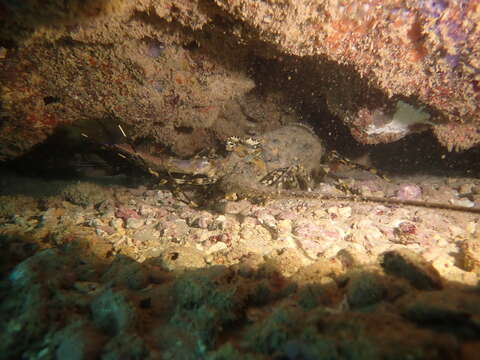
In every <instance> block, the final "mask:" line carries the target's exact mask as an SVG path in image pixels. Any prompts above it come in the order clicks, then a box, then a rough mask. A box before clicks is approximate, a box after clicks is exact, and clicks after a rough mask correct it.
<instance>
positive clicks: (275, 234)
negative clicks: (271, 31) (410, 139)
mask: <svg viewBox="0 0 480 360" xmlns="http://www.w3.org/2000/svg"><path fill="white" fill-rule="evenodd" d="M101 180H102V181H99V179H91V180H89V181H87V180H83V181H81V182H70V181H56V182H53V181H48V182H46V181H42V180H40V179H30V178H23V177H20V176H18V175H16V174H14V173H7V172H5V173H2V190H1V205H0V206H1V208H0V219H1V220H0V238H1V243H0V246H1V249H2V254H3V255H2V263H1V270H2V283H1V287H0V291H1V293H2V299H3V300H2V301H1V309H0V317H1V320H2V321H1V322H0V323H1V324H2V325H1V326H2V329H1V331H2V334H4V335H3V337H4V341H2V345H0V346H1V349H2V351H0V354H1V355H0V358H5V359H8V358H20V357H22V358H28V359H48V358H53V357H56V358H58V359H67V358H68V359H70V358H71V357H70V356H71V354H72V353H73V352H75V353H76V354H77V356H78V358H94V357H95V356H101V358H102V359H103V358H105V359H114V358H125V357H126V358H136V359H137V358H138V359H141V358H146V359H199V358H205V359H240V358H251V359H267V358H272V357H273V358H279V359H280V358H281V359H316V358H332V359H337V358H338V359H341V358H349V356H350V355H351V354H354V353H355V354H356V356H357V357H356V358H359V359H363V358H365V359H375V358H385V357H387V358H390V357H392V358H395V357H403V358H404V357H407V356H409V357H411V358H414V359H437V358H438V359H440V358H442V359H443V358H458V359H473V358H474V356H475V354H477V353H478V352H477V351H478V349H479V347H480V343H479V342H478V338H479V337H480V328H479V327H478V323H477V321H476V320H475V319H476V318H477V317H478V316H479V310H478V305H476V304H478V301H479V297H480V294H479V293H478V289H477V287H476V286H477V283H478V274H479V273H480V266H479V264H480V254H479V251H478V249H479V245H478V244H479V241H480V227H479V226H480V225H479V216H478V214H473V213H468V212H458V211H449V210H439V209H429V208H421V207H413V206H401V205H388V204H377V203H371V202H358V201H348V200H333V199H331V200H315V199H294V198H288V199H282V198H277V199H272V200H268V201H266V202H265V203H263V204H255V203H252V202H250V201H249V200H247V199H243V200H240V201H229V200H224V201H218V202H217V203H216V204H215V206H212V207H210V208H192V207H190V206H188V205H187V204H185V203H184V202H182V201H179V200H178V199H177V198H176V197H175V196H174V195H173V194H172V193H171V192H170V191H168V190H166V189H151V188H148V187H146V186H144V185H140V186H134V187H132V186H127V185H126V183H125V179H123V178H119V177H109V178H102V179H101ZM320 186H321V187H323V188H324V190H325V188H329V187H331V188H332V191H335V189H334V188H333V186H332V185H331V184H321V185H320ZM349 187H350V188H356V189H357V190H358V191H359V192H361V193H363V194H366V195H368V194H369V195H372V194H373V195H375V196H384V197H393V196H397V197H407V198H412V197H413V198H415V199H418V198H420V199H422V200H426V201H436V202H446V203H452V204H455V203H463V204H464V205H467V206H473V207H478V206H479V205H480V204H479V201H480V199H479V197H480V195H478V194H479V193H480V191H479V189H480V180H478V179H473V178H440V177H435V176H430V175H422V176H420V175H418V176H410V177H403V178H392V179H390V181H386V180H384V179H382V178H381V177H370V178H368V179H367V178H365V179H363V180H356V181H354V180H351V181H350V182H349ZM467 202H469V204H467ZM380 340H381V341H380ZM393 345H395V346H393ZM78 349H81V350H78ZM349 354H350V355H349ZM445 354H447V355H445ZM445 356H446V357H445Z"/></svg>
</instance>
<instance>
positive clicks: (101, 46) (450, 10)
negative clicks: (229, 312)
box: [0, 0, 480, 160]
mask: <svg viewBox="0 0 480 360" xmlns="http://www.w3.org/2000/svg"><path fill="white" fill-rule="evenodd" d="M479 20H480V4H479V3H478V1H476V0H461V1H448V0H440V1H417V0H403V1H400V0H387V1H378V0H359V1H355V2H350V1H340V0H315V1H314V0H301V1H297V0H280V1H257V0H242V1H240V0H237V1H226V0H188V1H186V0H170V1H160V0H140V1H134V2H133V1H122V0H90V1H78V0H70V1H59V0H49V1H42V2H38V1H34V0H28V1H23V2H17V1H12V0H1V1H0V23H2V24H3V25H0V47H1V48H0V85H1V87H0V89H1V90H0V106H1V109H0V111H1V112H0V127H1V128H0V143H1V145H0V159H2V160H7V159H11V158H15V157H17V156H19V155H22V154H24V153H25V152H27V151H29V150H30V149H31V148H32V147H33V146H34V145H35V144H38V143H39V142H41V141H43V140H45V139H46V138H47V137H48V136H50V135H51V134H52V133H54V131H56V130H57V131H58V127H59V125H62V126H65V125H68V126H67V128H68V129H69V132H68V135H69V136H70V137H78V136H79V134H80V133H81V132H88V135H89V136H90V137H95V136H98V137H100V135H99V134H100V133H101V132H102V131H103V130H102V129H101V128H102V127H105V126H97V127H95V126H93V127H92V126H90V127H89V128H88V129H85V126H84V127H83V128H82V126H80V125H79V124H82V121H83V122H85V121H86V120H92V119H99V120H101V122H100V123H102V124H105V123H109V124H112V123H113V124H116V123H121V124H122V125H124V127H125V128H126V129H127V130H128V134H129V135H130V136H131V137H133V138H134V139H146V142H147V143H148V145H149V146H150V149H149V150H150V151H151V152H155V151H156V150H157V149H156V148H155V144H162V145H164V146H166V147H168V148H169V149H170V150H171V151H173V152H174V153H176V154H177V155H181V156H191V155H193V154H195V153H197V152H198V151H200V150H202V149H204V148H206V147H214V146H215V145H216V144H218V141H223V140H224V139H225V138H226V137H228V136H231V135H245V134H255V133H261V132H263V131H265V130H269V129H271V128H274V127H277V126H279V125H282V124H286V123H289V122H293V121H298V120H299V119H301V118H310V120H313V121H315V122H316V123H317V124H318V126H319V127H320V128H321V127H322V124H324V123H326V122H327V121H328V122H329V121H332V119H333V117H336V118H338V119H339V120H340V121H342V122H343V123H344V124H346V125H347V126H348V127H349V129H350V132H351V133H352V135H353V136H354V137H355V138H356V139H357V140H359V141H360V142H363V143H379V142H390V141H395V140H398V139H400V138H402V137H404V136H406V135H408V134H409V133H411V132H416V131H423V130H430V131H433V132H434V134H435V135H436V137H437V139H438V140H439V141H440V142H441V143H442V144H443V145H445V146H446V147H447V148H448V149H450V150H451V149H454V148H455V149H468V148H471V147H473V146H475V145H477V144H478V143H479V142H480V134H479V131H478V124H479V123H480V117H479V116H480V115H479V114H480V112H479V111H478V110H479V100H480V85H479V84H480V83H479V81H480V59H479V55H478V54H479V53H480V41H479V40H480V39H479V37H480V30H479V29H478V26H477V25H476V24H477V23H478V22H479ZM325 114H329V115H325ZM72 124H73V125H75V126H74V127H72ZM72 129H76V131H73V130H72ZM102 136H103V138H100V139H98V141H100V142H102V141H103V142H108V141H109V140H108V139H105V138H104V134H102ZM69 139H70V138H69Z"/></svg>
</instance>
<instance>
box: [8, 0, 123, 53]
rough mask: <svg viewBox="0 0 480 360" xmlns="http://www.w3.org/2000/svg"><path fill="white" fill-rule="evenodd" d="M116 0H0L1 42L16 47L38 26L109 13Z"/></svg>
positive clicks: (62, 23)
mask: <svg viewBox="0 0 480 360" xmlns="http://www.w3.org/2000/svg"><path fill="white" fill-rule="evenodd" d="M116 2H118V1H117V0H93V1H82V0H65V1H63V0H45V1H40V2H39V1H35V0H21V1H17V0H0V24H1V25H0V45H1V46H4V47H6V48H15V47H17V46H18V45H20V44H21V43H22V42H23V41H25V40H27V39H29V38H30V36H31V35H32V34H33V33H34V32H35V30H36V29H37V28H38V27H41V26H45V25H47V26H50V27H52V28H55V27H59V26H64V27H68V26H75V24H77V23H79V22H82V21H85V20H88V19H89V18H92V17H96V16H99V15H104V14H107V13H109V11H111V9H112V8H114V7H115V3H116Z"/></svg>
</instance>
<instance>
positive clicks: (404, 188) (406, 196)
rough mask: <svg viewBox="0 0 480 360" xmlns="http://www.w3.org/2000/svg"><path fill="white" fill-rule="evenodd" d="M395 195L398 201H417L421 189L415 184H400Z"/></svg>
mask: <svg viewBox="0 0 480 360" xmlns="http://www.w3.org/2000/svg"><path fill="white" fill-rule="evenodd" d="M396 195H397V198H398V199H400V200H418V199H419V198H420V197H421V196H422V189H421V188H420V186H418V185H415V184H402V185H400V188H399V189H398V191H397V194H396Z"/></svg>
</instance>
